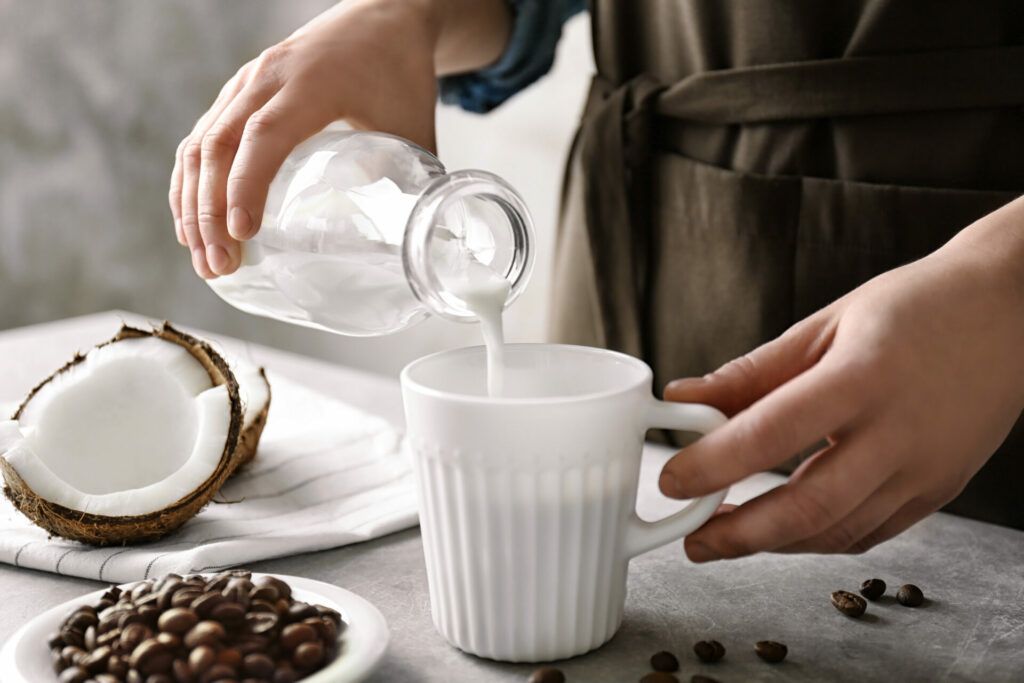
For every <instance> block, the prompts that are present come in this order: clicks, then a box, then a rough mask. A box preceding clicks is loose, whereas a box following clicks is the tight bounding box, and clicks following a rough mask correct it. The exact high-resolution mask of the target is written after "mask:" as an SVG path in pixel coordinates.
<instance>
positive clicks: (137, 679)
mask: <svg viewBox="0 0 1024 683" xmlns="http://www.w3.org/2000/svg"><path fill="white" fill-rule="evenodd" d="M124 680H125V683H146V677H145V676H143V675H142V674H140V673H139V672H138V670H137V669H129V670H128V673H127V674H125V677H124Z"/></svg>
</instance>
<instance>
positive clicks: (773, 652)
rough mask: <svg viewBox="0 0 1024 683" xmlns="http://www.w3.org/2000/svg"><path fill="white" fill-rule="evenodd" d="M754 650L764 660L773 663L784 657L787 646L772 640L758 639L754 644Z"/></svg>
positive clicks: (787, 650) (787, 649)
mask: <svg viewBox="0 0 1024 683" xmlns="http://www.w3.org/2000/svg"><path fill="white" fill-rule="evenodd" d="M754 652H756V653H757V656H758V657H760V658H761V659H763V660H764V661H766V662H771V663H773V664H775V663H777V662H781V661H782V660H783V659H785V658H786V653H787V652H789V648H787V647H786V646H785V645H783V644H782V643H776V642H775V641H774V640H759V641H757V643H755V644H754Z"/></svg>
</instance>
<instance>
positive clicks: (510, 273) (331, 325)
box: [208, 128, 533, 336]
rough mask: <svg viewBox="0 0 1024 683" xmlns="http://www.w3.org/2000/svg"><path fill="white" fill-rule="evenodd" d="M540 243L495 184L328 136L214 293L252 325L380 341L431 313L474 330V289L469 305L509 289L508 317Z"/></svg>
mask: <svg viewBox="0 0 1024 683" xmlns="http://www.w3.org/2000/svg"><path fill="white" fill-rule="evenodd" d="M532 243H533V225H532V220H531V218H530V214H529V211H528V210H527V208H526V205H525V203H524V202H523V199H522V197H521V196H520V195H519V194H518V193H517V192H516V191H515V190H514V189H513V188H512V187H511V186H510V185H509V184H508V183H506V182H505V181H504V180H502V179H501V178H499V177H498V176H495V175H493V174H491V173H487V172H485V171H478V170H462V171H455V172H452V173H447V172H446V171H445V168H444V166H443V165H442V164H441V162H440V161H439V160H438V159H437V157H435V156H434V155H433V154H431V153H429V152H427V151H426V150H424V149H423V148H421V147H419V146H417V145H415V144H413V143H411V142H409V141H408V140H404V139H402V138H399V137H395V136H393V135H387V134H384V133H375V132H363V131H351V130H349V131H338V130H332V129H331V128H328V129H326V130H324V131H322V132H320V133H318V134H317V135H315V136H313V137H311V138H310V139H309V140H306V141H305V142H304V143H302V144H301V145H299V146H298V147H297V148H296V149H295V150H294V151H293V152H292V153H291V154H290V155H289V156H288V158H287V159H286V160H285V162H284V164H283V165H282V166H281V169H280V171H278V173H277V175H276V176H275V178H274V180H273V182H272V183H271V185H270V190H269V193H268V196H267V203H266V207H265V208H264V211H263V221H262V225H261V226H260V230H259V232H258V233H257V234H256V236H255V237H253V238H252V239H250V240H248V241H246V242H244V243H243V244H242V261H241V265H240V267H239V268H238V270H237V271H236V272H235V273H232V274H231V275H226V276H221V277H218V278H215V279H212V280H208V283H209V285H210V287H211V288H212V289H213V291H215V292H216V293H217V294H218V295H219V296H220V297H221V298H222V299H224V300H225V301H227V302H228V303H230V304H231V305H232V306H235V307H236V308H239V309H241V310H243V311H246V312H248V313H254V314H256V315H262V316H266V317H269V318H275V319H277V320H283V321H285V322H290V323H295V324H297V325H304V326H306V327H313V328H317V329H321V330H328V331H331V332H337V333H339V334H344V335H350V336H373V335H382V334H389V333H392V332H397V331H399V330H403V329H405V328H407V327H409V326H411V325H413V324H415V323H416V322H419V321H421V320H423V319H425V318H426V317H427V316H428V314H431V313H432V314H435V315H439V316H441V317H444V318H447V319H450V320H455V321H461V322H468V321H473V320H476V319H477V318H476V315H475V313H474V312H473V311H472V310H471V307H472V304H471V303H470V304H467V302H466V299H471V298H472V296H467V295H466V292H467V284H468V285H469V291H470V295H471V294H472V290H473V287H475V286H476V285H479V284H481V283H483V284H484V285H486V284H487V282H488V281H489V282H491V283H492V284H493V283H494V282H498V283H499V285H504V287H505V288H507V292H508V295H507V297H506V298H505V306H508V304H510V303H512V302H513V301H514V300H515V299H516V298H517V297H518V296H519V294H520V293H521V292H522V290H523V288H524V287H525V286H526V283H527V281H528V279H529V277H530V272H531V269H532V267H533V253H532V249H531V247H532ZM499 289H501V292H502V293H501V294H500V295H499V296H501V295H503V293H504V291H506V289H502V288H501V287H499Z"/></svg>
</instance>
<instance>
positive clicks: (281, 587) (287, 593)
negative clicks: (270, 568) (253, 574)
mask: <svg viewBox="0 0 1024 683" xmlns="http://www.w3.org/2000/svg"><path fill="white" fill-rule="evenodd" d="M264 578H265V579H266V583H268V584H270V585H271V586H273V587H274V588H276V589H277V594H278V596H280V598H281V599H283V600H290V599H291V597H292V587H291V586H289V585H288V584H287V583H285V582H284V581H282V580H281V579H279V578H277V577H276V576H265V577H264ZM256 583H258V582H256Z"/></svg>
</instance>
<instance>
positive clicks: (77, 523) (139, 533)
mask: <svg viewBox="0 0 1024 683" xmlns="http://www.w3.org/2000/svg"><path fill="white" fill-rule="evenodd" d="M139 337H157V338H160V339H163V340H165V341H167V342H170V343H173V344H178V345H179V346H181V347H183V348H185V349H186V350H188V352H189V353H190V354H192V356H193V357H194V358H195V359H196V360H197V361H199V362H200V363H201V364H202V365H203V367H204V368H205V369H206V371H207V372H208V373H209V375H210V380H211V381H212V382H213V384H214V386H219V385H222V384H223V385H225V386H226V387H227V391H228V399H229V401H230V404H231V424H230V425H229V428H228V436H227V439H226V441H225V443H224V450H223V452H222V453H221V457H220V461H219V462H218V464H217V467H216V469H215V470H214V471H213V472H212V473H211V474H210V476H209V477H208V478H207V479H206V480H205V481H204V482H203V483H202V484H201V485H200V486H199V487H198V488H197V489H196V490H195V491H193V492H191V493H190V494H188V495H187V496H185V497H183V498H181V499H180V500H178V501H176V502H175V503H173V504H171V505H169V506H168V507H166V508H164V509H162V510H157V511H154V512H151V513H147V514H144V515H137V516H128V517H113V516H106V515H94V514H90V513H86V512H82V511H80V510H72V509H69V508H67V507H64V506H62V505H58V504H57V503H53V502H51V501H48V500H44V499H42V498H40V497H39V496H37V495H36V494H35V492H33V491H32V490H31V489H30V488H29V487H28V485H27V484H26V483H25V481H24V480H23V479H22V478H21V476H19V475H18V473H17V471H16V470H15V469H14V467H12V466H11V465H10V463H8V462H7V460H6V459H5V458H0V470H2V473H3V477H4V481H5V483H6V486H5V487H4V494H5V495H6V496H7V497H8V498H9V499H10V500H11V502H13V503H14V505H15V507H17V508H18V510H20V511H21V512H22V513H23V514H24V515H25V516H26V517H28V518H29V519H31V520H32V521H33V522H35V523H36V524H38V525H39V526H41V527H42V528H44V529H46V530H47V531H49V532H50V533H51V534H53V535H55V536H61V537H63V538H69V539H73V540H76V541H82V542H83V543H89V544H92V545H98V546H107V545H123V544H128V543H141V542H145V541H153V540H156V539H158V538H161V537H163V536H166V535H167V534H169V533H171V532H172V531H174V530H176V529H178V528H179V527H181V526H182V525H183V524H184V523H185V522H187V521H188V520H189V519H191V518H192V517H194V516H195V515H196V514H197V513H198V512H199V511H200V510H201V509H202V508H203V506H205V505H206V504H207V503H209V502H210V500H211V499H212V498H213V496H214V495H216V493H217V492H218V491H219V490H220V488H221V486H222V485H223V484H224V482H225V480H227V478H228V477H229V476H231V474H233V473H234V472H235V471H236V470H237V469H238V468H239V467H240V466H241V465H242V464H243V463H246V462H248V461H249V460H251V459H252V458H253V457H254V455H255V453H256V447H257V444H258V442H259V437H260V435H261V434H262V431H263V426H264V425H265V424H266V416H267V411H268V409H269V406H270V401H269V398H268V401H267V403H266V405H265V406H264V407H263V409H262V411H261V412H260V414H259V416H258V417H257V418H256V420H255V421H254V423H253V425H252V426H251V427H250V429H248V430H246V431H247V433H246V434H245V435H244V436H243V434H242V402H241V399H240V397H239V393H238V382H237V380H236V379H235V376H234V374H233V373H232V371H231V368H230V367H229V366H228V363H227V361H225V360H224V358H223V357H222V356H221V355H220V354H219V353H217V352H216V351H215V350H214V349H213V347H212V346H210V344H208V343H207V342H204V341H201V340H199V339H196V338H195V337H193V336H191V335H189V334H186V333H184V332H181V331H180V330H177V329H175V328H174V327H172V326H171V325H170V324H169V323H167V322H165V323H164V324H163V325H162V326H161V327H160V328H159V329H153V330H142V329H138V328H135V327H130V326H128V325H125V326H123V327H122V328H121V330H120V331H119V332H118V333H117V334H116V335H115V336H114V337H113V338H112V339H110V340H109V341H106V342H104V343H102V344H99V345H98V347H99V346H106V345H107V344H116V343H117V342H119V341H122V340H125V339H135V338H139ZM98 347H97V348H98ZM84 358H85V356H84V355H82V354H75V357H74V358H73V359H72V360H71V361H69V362H68V363H67V364H66V365H64V366H63V367H62V368H61V369H59V370H58V371H57V372H55V373H53V374H52V375H50V376H49V377H48V378H46V379H45V380H43V381H42V382H40V383H39V384H38V385H37V386H36V387H35V388H33V389H32V391H31V392H29V395H28V397H27V398H26V399H25V401H24V402H23V403H22V404H21V406H19V407H18V410H17V412H15V414H14V419H18V417H19V416H20V415H21V413H22V411H23V410H24V408H25V406H26V405H27V404H28V403H29V401H31V400H32V398H33V397H34V396H35V394H36V393H37V392H38V391H39V390H40V389H41V388H42V387H43V386H45V385H46V383H47V382H50V381H52V380H53V378H54V377H56V376H58V375H60V374H61V373H62V372H66V371H67V370H68V369H70V368H71V367H73V366H74V365H77V364H78V363H80V362H82V360H83V359H84ZM260 374H261V375H262V376H263V380H264V382H266V375H265V374H264V373H263V371H262V369H261V370H260ZM267 386H268V389H269V383H268V385H267Z"/></svg>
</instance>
